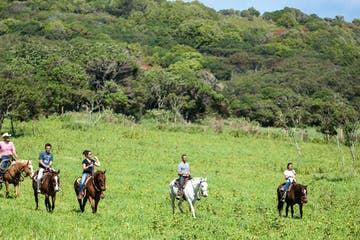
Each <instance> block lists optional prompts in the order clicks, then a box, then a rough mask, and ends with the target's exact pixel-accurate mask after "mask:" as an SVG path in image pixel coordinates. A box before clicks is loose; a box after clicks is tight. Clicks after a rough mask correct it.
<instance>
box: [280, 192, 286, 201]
mask: <svg viewBox="0 0 360 240" xmlns="http://www.w3.org/2000/svg"><path fill="white" fill-rule="evenodd" d="M285 199H286V192H284V194H283V196H282V198H281V201H282V202H285Z"/></svg>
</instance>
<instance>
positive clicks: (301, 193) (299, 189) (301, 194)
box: [277, 183, 307, 218]
mask: <svg viewBox="0 0 360 240" xmlns="http://www.w3.org/2000/svg"><path fill="white" fill-rule="evenodd" d="M284 185H285V183H284V184H281V185H280V186H279V187H278V188H277V196H278V210H279V215H280V217H281V211H282V209H283V206H284V202H283V201H281V198H282V196H283V194H284ZM285 202H286V217H287V216H288V211H289V206H290V207H291V217H294V207H293V206H294V205H295V204H299V208H300V218H302V216H303V210H302V207H303V203H306V202H307V186H304V185H301V184H298V183H292V184H291V185H290V186H289V190H288V192H287V193H286V199H285Z"/></svg>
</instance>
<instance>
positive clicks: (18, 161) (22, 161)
mask: <svg viewBox="0 0 360 240" xmlns="http://www.w3.org/2000/svg"><path fill="white" fill-rule="evenodd" d="M17 163H21V164H27V163H29V164H32V161H31V160H24V159H23V160H16V161H13V162H11V165H14V164H17Z"/></svg>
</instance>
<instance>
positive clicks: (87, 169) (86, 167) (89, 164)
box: [78, 150, 104, 199]
mask: <svg viewBox="0 0 360 240" xmlns="http://www.w3.org/2000/svg"><path fill="white" fill-rule="evenodd" d="M83 154H84V155H85V159H84V160H83V161H82V169H83V173H82V176H81V183H80V189H79V194H78V199H82V198H83V196H84V193H83V188H84V186H85V181H86V178H87V177H88V176H91V175H92V174H93V173H94V166H96V167H100V161H99V160H97V161H95V160H93V159H91V157H92V152H91V151H89V150H85V151H84V152H83ZM103 197H104V196H103V195H102V196H101V198H103Z"/></svg>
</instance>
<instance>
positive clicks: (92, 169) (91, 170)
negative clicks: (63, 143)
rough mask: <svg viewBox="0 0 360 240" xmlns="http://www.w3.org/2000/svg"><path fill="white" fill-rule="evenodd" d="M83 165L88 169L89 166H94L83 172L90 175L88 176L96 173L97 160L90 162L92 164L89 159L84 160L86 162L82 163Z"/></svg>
mask: <svg viewBox="0 0 360 240" xmlns="http://www.w3.org/2000/svg"><path fill="white" fill-rule="evenodd" d="M82 164H85V166H86V167H88V166H89V165H91V164H92V165H93V166H92V167H90V168H88V169H85V170H83V173H88V174H92V173H93V171H94V165H95V160H92V159H91V160H90V162H89V161H88V160H87V159H84V161H83V162H82Z"/></svg>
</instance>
